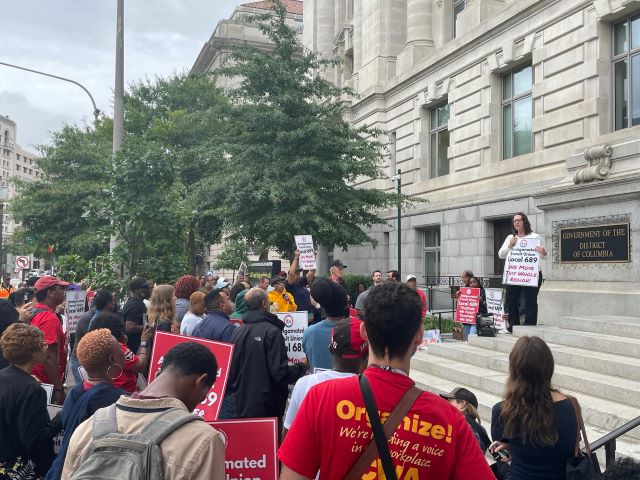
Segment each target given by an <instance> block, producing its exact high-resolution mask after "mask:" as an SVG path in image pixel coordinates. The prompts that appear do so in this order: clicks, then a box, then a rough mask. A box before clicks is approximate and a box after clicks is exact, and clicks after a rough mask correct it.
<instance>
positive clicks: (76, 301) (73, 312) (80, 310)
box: [64, 290, 87, 333]
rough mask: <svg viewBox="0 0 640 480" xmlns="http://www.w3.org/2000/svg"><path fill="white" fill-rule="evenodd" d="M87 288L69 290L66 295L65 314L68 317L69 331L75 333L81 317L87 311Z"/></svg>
mask: <svg viewBox="0 0 640 480" xmlns="http://www.w3.org/2000/svg"><path fill="white" fill-rule="evenodd" d="M86 301H87V291H86V290H69V291H68V292H66V293H65V295H64V315H65V317H67V332H68V333H75V332H76V326H77V325H78V321H79V320H80V317H82V315H84V312H85V302H86Z"/></svg>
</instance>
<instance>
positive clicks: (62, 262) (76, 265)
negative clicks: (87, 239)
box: [56, 255, 92, 283]
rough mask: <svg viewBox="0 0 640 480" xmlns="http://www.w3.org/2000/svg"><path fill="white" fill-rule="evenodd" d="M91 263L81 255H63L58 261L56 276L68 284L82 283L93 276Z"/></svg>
mask: <svg viewBox="0 0 640 480" xmlns="http://www.w3.org/2000/svg"><path fill="white" fill-rule="evenodd" d="M91 270H92V268H91V262H89V261H88V260H84V259H83V258H81V257H80V255H61V256H59V257H58V258H57V259H56V275H57V276H58V277H60V278H61V279H63V280H64V281H66V282H72V283H80V281H81V280H83V279H85V278H87V277H88V276H89V275H91Z"/></svg>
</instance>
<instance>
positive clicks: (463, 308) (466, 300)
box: [456, 287, 480, 325]
mask: <svg viewBox="0 0 640 480" xmlns="http://www.w3.org/2000/svg"><path fill="white" fill-rule="evenodd" d="M479 308H480V289H479V288H471V287H462V288H461V289H460V296H459V297H458V306H457V308H456V322H458V323H466V324H470V325H475V324H476V315H478V309H479Z"/></svg>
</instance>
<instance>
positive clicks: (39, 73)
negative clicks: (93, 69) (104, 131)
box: [0, 62, 100, 122]
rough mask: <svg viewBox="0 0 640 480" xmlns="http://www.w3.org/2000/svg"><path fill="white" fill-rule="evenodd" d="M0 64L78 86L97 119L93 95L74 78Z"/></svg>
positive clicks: (96, 119)
mask: <svg viewBox="0 0 640 480" xmlns="http://www.w3.org/2000/svg"><path fill="white" fill-rule="evenodd" d="M0 65H4V66H5V67H11V68H17V69H18V70H24V71H25V72H31V73H37V74H38V75H44V76H45V77H51V78H56V79H58V80H62V81H64V82H69V83H73V84H74V85H77V86H79V87H80V88H81V89H82V90H84V91H85V93H86V94H87V95H89V98H90V99H91V103H92V105H93V117H94V119H95V121H96V122H97V121H98V115H100V110H98V107H97V106H96V101H95V100H94V99H93V96H92V95H91V93H90V92H89V90H87V88H86V87H85V86H84V85H82V84H81V83H79V82H76V81H75V80H71V79H70V78H65V77H60V76H59V75H53V74H51V73H45V72H40V71H39V70H33V69H32V68H26V67H20V66H19V65H13V64H11V63H6V62H0Z"/></svg>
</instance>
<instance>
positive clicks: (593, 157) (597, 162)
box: [573, 145, 611, 184]
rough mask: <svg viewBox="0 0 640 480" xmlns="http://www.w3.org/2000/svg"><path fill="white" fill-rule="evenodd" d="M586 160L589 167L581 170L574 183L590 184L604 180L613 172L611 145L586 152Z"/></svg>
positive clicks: (600, 146) (575, 176)
mask: <svg viewBox="0 0 640 480" xmlns="http://www.w3.org/2000/svg"><path fill="white" fill-rule="evenodd" d="M584 158H585V160H586V161H587V163H588V164H589V166H587V167H584V168H581V169H579V170H578V171H577V172H576V173H575V175H574V176H573V183H576V184H578V183H589V182H593V181H594V180H604V179H605V178H607V177H608V176H609V173H610V171H611V145H599V146H597V147H591V148H588V149H587V150H585V152H584Z"/></svg>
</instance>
